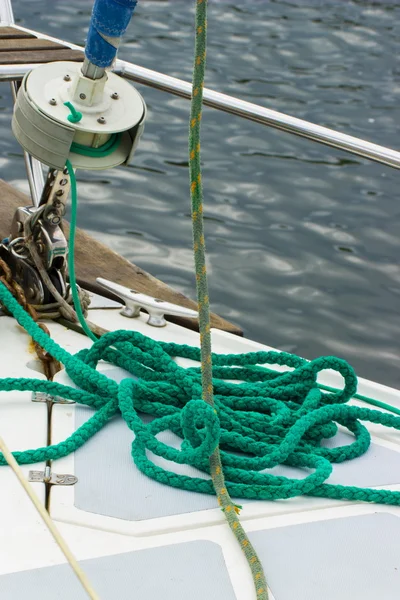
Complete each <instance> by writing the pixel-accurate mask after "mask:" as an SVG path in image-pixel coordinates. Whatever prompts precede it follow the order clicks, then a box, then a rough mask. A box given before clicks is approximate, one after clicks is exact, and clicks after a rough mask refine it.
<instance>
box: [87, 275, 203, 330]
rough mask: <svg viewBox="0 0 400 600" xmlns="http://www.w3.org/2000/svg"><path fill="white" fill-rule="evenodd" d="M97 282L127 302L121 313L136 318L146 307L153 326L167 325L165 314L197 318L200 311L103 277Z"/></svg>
mask: <svg viewBox="0 0 400 600" xmlns="http://www.w3.org/2000/svg"><path fill="white" fill-rule="evenodd" d="M96 281H97V283H99V284H100V285H101V286H103V287H104V288H105V289H106V290H108V291H109V292H112V293H113V294H115V296H118V298H120V299H121V300H122V302H123V303H124V304H125V306H124V308H123V309H122V310H121V315H124V317H130V318H135V317H139V316H140V309H141V308H144V309H145V310H146V311H147V312H148V313H149V319H148V321H147V323H148V324H149V325H151V326H152V327H165V326H166V325H167V321H166V319H165V317H164V315H174V316H176V317H187V318H189V319H197V318H198V316H199V315H198V313H197V312H196V311H195V310H192V309H190V308H185V307H183V306H178V305H177V304H173V303H172V302H165V301H164V300H159V299H158V298H153V297H152V296H148V295H147V294H142V293H140V292H137V291H136V290H130V289H129V288H127V287H125V286H123V285H120V284H119V283H114V282H113V281H109V280H108V279H103V278H102V277H97V278H96Z"/></svg>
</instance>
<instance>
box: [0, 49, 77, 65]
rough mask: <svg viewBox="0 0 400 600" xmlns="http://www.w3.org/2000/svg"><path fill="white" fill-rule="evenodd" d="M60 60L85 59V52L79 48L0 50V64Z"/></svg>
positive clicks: (75, 60)
mask: <svg viewBox="0 0 400 600" xmlns="http://www.w3.org/2000/svg"><path fill="white" fill-rule="evenodd" d="M59 60H71V61H74V62H81V61H83V53H82V52H80V51H79V50H70V49H68V50H64V49H61V50H57V49H52V50H35V51H29V50H24V51H22V52H0V65H20V64H32V63H48V62H54V61H59Z"/></svg>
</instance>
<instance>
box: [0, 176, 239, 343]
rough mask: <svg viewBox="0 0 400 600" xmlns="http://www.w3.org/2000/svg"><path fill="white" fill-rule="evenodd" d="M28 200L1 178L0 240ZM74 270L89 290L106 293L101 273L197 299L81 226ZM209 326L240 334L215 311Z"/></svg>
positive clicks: (166, 295) (175, 298) (174, 298)
mask: <svg viewBox="0 0 400 600" xmlns="http://www.w3.org/2000/svg"><path fill="white" fill-rule="evenodd" d="M31 204H32V203H31V201H30V199H29V198H28V197H27V196H25V194H22V193H21V192H19V191H17V190H15V189H14V188H13V187H12V186H10V185H9V184H7V183H6V182H4V181H2V180H1V179H0V240H1V239H3V238H5V237H7V236H8V235H9V233H10V228H11V221H12V218H13V215H14V212H15V209H16V208H17V207H18V206H29V205H31ZM65 231H66V235H68V224H65ZM76 272H77V277H78V282H79V283H80V285H82V286H83V287H84V288H86V289H87V290H89V291H93V292H97V293H100V294H103V295H109V294H106V292H105V291H104V289H103V288H101V287H100V286H99V285H98V284H97V283H96V277H104V278H105V279H109V280H111V281H115V282H116V283H120V284H121V285H125V286H126V287H129V288H133V289H135V290H138V291H139V292H143V293H145V294H148V295H149V296H153V297H154V298H160V299H161V300H165V301H167V302H173V303H174V304H178V305H180V306H186V307H187V308H193V309H194V310H197V306H196V303H195V302H193V300H190V299H189V298H186V296H184V295H183V294H181V293H180V292H177V291H175V290H174V289H172V288H170V287H169V286H167V285H166V284H165V283H163V282H162V281H160V280H158V279H156V278H155V277H153V276H152V275H150V274H149V273H146V271H143V269H141V268H140V267H138V266H136V265H134V264H133V263H130V262H129V261H128V260H126V259H125V258H122V256H120V255H119V254H117V253H116V252H113V251H112V250H110V249H109V248H107V247H106V246H104V244H101V243H100V242H98V241H97V240H95V239H94V238H92V237H91V236H90V235H89V234H87V233H86V232H84V231H82V230H80V229H78V231H77V236H76ZM168 320H170V321H173V322H174V323H178V324H179V325H183V326H184V327H188V328H189V329H198V323H197V321H196V320H194V319H182V318H181V317H168ZM211 326H212V327H215V328H216V329H222V330H224V331H229V332H231V333H235V334H237V335H243V332H242V331H241V329H240V328H239V327H237V326H236V325H233V324H232V323H229V322H228V321H226V320H225V319H222V318H221V317H219V316H217V315H215V314H212V316H211Z"/></svg>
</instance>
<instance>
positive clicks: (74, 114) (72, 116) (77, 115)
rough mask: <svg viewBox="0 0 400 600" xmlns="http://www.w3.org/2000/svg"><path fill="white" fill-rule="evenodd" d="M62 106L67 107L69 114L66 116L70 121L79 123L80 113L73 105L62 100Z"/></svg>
mask: <svg viewBox="0 0 400 600" xmlns="http://www.w3.org/2000/svg"><path fill="white" fill-rule="evenodd" d="M64 106H66V107H67V108H69V110H70V111H71V114H70V115H68V117H67V119H68V121H69V122H70V123H79V121H81V120H82V113H81V112H79V111H78V110H76V108H75V106H74V105H73V104H72V103H71V102H64Z"/></svg>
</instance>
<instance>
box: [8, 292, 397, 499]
mask: <svg viewBox="0 0 400 600" xmlns="http://www.w3.org/2000/svg"><path fill="white" fill-rule="evenodd" d="M0 302H2V303H3V304H4V306H5V307H6V308H7V309H8V310H9V311H10V312H11V313H12V314H13V315H14V317H15V318H16V319H17V321H18V323H19V324H20V325H21V326H22V327H23V328H24V329H25V330H26V331H27V333H28V334H29V335H31V336H32V337H33V339H34V340H35V341H37V342H38V343H39V344H40V345H41V346H42V347H43V348H44V349H45V350H47V352H49V353H50V354H51V355H52V356H54V357H55V358H57V360H59V361H60V362H62V363H63V364H64V365H65V368H66V371H67V373H68V375H69V376H70V377H71V379H72V380H73V381H74V383H75V385H77V386H79V388H80V389H76V388H72V387H69V386H65V385H62V384H60V383H56V382H54V381H43V380H38V379H25V378H4V379H0V391H13V390H19V391H27V390H30V391H35V392H44V393H47V394H50V395H56V396H60V397H63V398H66V399H70V400H74V401H76V402H79V403H81V404H85V405H87V406H91V407H93V408H94V409H95V410H96V412H95V413H94V415H93V416H92V417H91V418H90V419H89V420H88V421H87V422H86V423H84V424H83V425H82V426H81V427H80V428H79V429H78V430H77V431H75V432H74V433H73V434H72V435H71V436H70V437H69V438H68V439H66V440H64V441H63V442H61V443H59V444H55V445H53V446H45V447H42V448H36V449H33V450H24V451H18V452H14V453H13V454H14V456H15V458H16V460H17V461H18V462H19V463H20V464H31V463H36V462H40V461H46V460H56V459H58V458H61V457H64V456H67V455H69V454H71V453H72V452H74V451H76V450H77V449H78V448H80V447H81V446H82V445H83V444H85V442H86V441H87V440H88V439H90V438H91V437H92V436H93V435H95V433H97V432H98V431H99V430H100V429H101V428H102V427H103V426H104V425H105V424H106V423H107V422H108V421H109V419H110V418H111V417H112V416H113V415H115V414H116V413H118V412H121V414H122V417H123V419H124V420H125V422H126V423H127V425H128V427H129V428H130V429H132V431H133V432H134V434H135V439H134V441H133V443H132V448H131V453H132V457H133V460H134V462H135V464H136V466H137V467H138V468H139V469H140V470H141V471H142V472H143V473H145V474H146V475H147V476H149V477H151V478H153V479H155V480H157V481H159V482H162V483H165V484H167V485H171V486H173V487H178V488H182V489H186V490H191V491H196V492H201V493H206V494H215V491H214V486H213V482H212V480H211V479H203V478H199V477H189V476H187V475H179V474H177V473H173V472H171V471H166V470H164V469H162V468H161V467H159V466H157V465H155V464H154V463H152V462H151V460H150V458H149V457H148V455H147V450H149V451H151V452H153V453H155V454H157V455H159V456H162V457H163V458H165V459H166V460H171V461H174V462H176V463H179V464H182V463H187V464H190V465H192V466H194V467H196V468H198V469H200V470H201V471H203V472H205V473H209V474H210V472H211V466H210V461H209V458H210V456H212V455H213V453H214V452H215V450H216V448H217V447H218V445H220V447H221V463H222V466H223V470H224V473H225V476H226V489H227V493H229V494H231V495H232V496H234V497H237V498H240V497H241V498H249V499H257V500H279V499H287V498H292V497H295V496H299V495H308V496H316V497H326V498H333V499H338V500H355V501H364V502H376V503H382V504H389V505H396V506H400V492H397V491H391V490H385V489H373V488H360V487H355V486H343V485H332V484H327V483H325V481H326V479H327V478H328V477H329V476H330V474H331V472H332V465H333V464H335V463H340V462H344V461H346V460H350V459H353V458H357V457H358V456H361V455H362V454H363V453H365V452H366V451H367V449H368V447H369V445H370V441H371V440H370V434H369V432H368V430H367V429H366V427H365V426H364V425H363V424H362V423H361V422H360V421H368V422H371V423H377V424H380V425H383V426H385V427H390V428H393V429H396V430H400V417H397V416H395V415H392V414H388V413H384V412H381V411H378V410H371V409H369V408H361V407H358V406H351V405H347V404H346V402H347V401H348V400H349V399H350V398H352V397H353V396H354V394H355V392H356V387H357V379H356V376H355V374H354V371H353V369H352V368H351V367H350V366H349V365H348V364H347V363H346V362H345V361H343V360H341V359H339V358H334V357H322V358H318V359H316V360H313V361H311V362H307V361H306V360H304V359H301V358H299V357H298V356H295V355H292V354H287V353H285V352H273V351H271V352H250V353H248V354H227V355H218V354H213V356H212V359H213V365H214V366H213V387H214V391H215V395H214V401H215V409H216V410H214V409H213V408H212V407H211V406H209V405H208V404H207V403H206V402H204V401H202V400H201V393H202V390H201V377H202V374H201V369H200V368H197V367H191V368H187V369H185V368H183V367H180V366H179V365H178V364H177V363H176V362H175V361H174V357H176V356H180V357H185V358H190V359H192V360H197V361H198V360H200V351H199V349H198V348H194V347H190V346H186V345H179V344H174V343H165V342H156V341H154V340H152V339H151V338H148V337H146V336H144V335H142V334H140V333H138V332H134V331H115V332H110V333H107V334H105V335H104V336H102V337H101V338H100V339H99V340H97V341H96V342H95V343H94V344H93V345H92V347H91V348H90V349H88V350H87V349H85V350H81V351H80V352H78V353H77V354H76V355H71V354H70V353H69V352H67V351H66V350H64V349H63V348H61V347H60V346H59V345H58V344H57V343H56V342H55V341H54V340H53V339H51V338H50V337H49V336H48V335H47V334H45V333H44V332H43V331H42V330H41V329H40V327H39V326H38V325H37V324H36V323H35V322H34V321H33V320H32V318H31V317H30V316H29V315H28V314H27V313H26V312H25V311H24V309H23V308H22V307H21V306H20V305H19V304H18V302H17V300H16V299H15V298H14V297H13V296H12V294H11V293H10V292H9V291H8V290H7V288H6V287H5V286H4V285H3V284H1V283H0ZM100 360H106V361H108V362H110V363H113V364H115V365H117V366H119V367H122V368H124V369H126V370H128V371H130V372H131V373H132V374H133V375H135V376H136V377H138V379H137V380H134V379H124V380H123V381H121V383H120V384H118V383H116V382H115V381H113V380H112V379H109V378H108V377H106V376H105V375H103V374H101V373H99V372H98V371H97V370H96V366H97V364H98V362H99V361H100ZM268 364H270V365H273V364H278V365H286V366H288V367H290V368H291V369H292V370H291V371H287V372H284V373H282V372H277V371H275V370H273V369H270V368H266V367H264V366H260V365H268ZM325 369H333V370H335V371H337V372H338V373H339V374H340V375H341V376H342V377H343V379H344V386H343V389H341V390H337V392H335V393H324V392H323V391H322V390H320V389H319V387H318V384H317V377H318V374H319V373H320V372H321V371H323V370H325ZM232 380H236V381H243V383H232ZM139 412H142V413H147V414H149V415H153V416H154V417H155V419H154V420H152V421H151V422H150V423H148V424H146V423H144V422H143V421H142V419H141V418H140V417H139V415H138V413H139ZM337 424H340V425H342V426H343V427H344V428H346V429H347V430H348V431H349V432H350V433H351V434H352V435H353V438H354V441H353V442H352V443H351V444H349V445H345V446H340V447H335V448H327V447H325V446H323V445H322V443H321V442H322V441H323V440H324V439H326V438H332V437H333V436H334V435H335V434H336V432H337ZM165 430H171V431H173V432H174V433H176V434H177V435H179V436H180V437H181V438H182V439H183V442H182V445H181V447H180V449H178V450H177V449H175V448H172V447H170V446H168V445H166V444H164V443H163V442H160V441H159V440H158V439H157V435H158V433H160V432H161V431H165ZM0 464H2V465H4V464H6V461H5V459H4V457H3V456H2V455H1V454H0ZM279 464H285V465H289V466H292V467H297V468H299V469H301V470H303V471H300V472H303V473H305V474H306V476H305V477H304V478H303V479H292V478H289V477H283V476H278V475H272V474H270V473H266V472H265V469H271V468H273V467H274V466H276V465H279ZM310 469H311V470H312V471H313V472H312V473H309V470H310Z"/></svg>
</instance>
